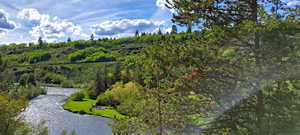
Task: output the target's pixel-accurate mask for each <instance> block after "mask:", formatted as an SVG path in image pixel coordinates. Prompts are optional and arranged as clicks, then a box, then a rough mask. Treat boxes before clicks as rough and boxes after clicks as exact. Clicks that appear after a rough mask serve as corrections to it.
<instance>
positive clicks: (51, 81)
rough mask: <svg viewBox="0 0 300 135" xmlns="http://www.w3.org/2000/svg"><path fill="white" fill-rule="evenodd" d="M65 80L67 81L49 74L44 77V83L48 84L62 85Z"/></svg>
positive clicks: (61, 76) (64, 78)
mask: <svg viewBox="0 0 300 135" xmlns="http://www.w3.org/2000/svg"><path fill="white" fill-rule="evenodd" d="M65 80H67V78H66V77H64V76H63V75H60V74H55V73H47V74H46V75H45V77H44V82H45V83H48V84H61V83H63V82H64V81H65Z"/></svg>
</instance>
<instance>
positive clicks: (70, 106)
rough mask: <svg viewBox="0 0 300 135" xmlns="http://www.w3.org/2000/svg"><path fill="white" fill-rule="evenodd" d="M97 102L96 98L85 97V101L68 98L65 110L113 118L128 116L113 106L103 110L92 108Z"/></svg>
mask: <svg viewBox="0 0 300 135" xmlns="http://www.w3.org/2000/svg"><path fill="white" fill-rule="evenodd" d="M95 103H96V100H92V99H87V98H85V99H83V101H73V100H71V99H68V100H67V101H66V103H65V104H64V105H63V108H64V109H65V110H68V111H71V112H74V113H80V114H90V115H98V116H103V117H107V118H111V119H124V118H126V116H124V115H122V114H120V113H119V112H117V111H116V110H115V109H114V108H112V107H106V109H103V110H97V109H92V110H90V109H91V107H92V105H93V104H95Z"/></svg>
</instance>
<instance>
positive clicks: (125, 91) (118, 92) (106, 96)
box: [97, 82, 142, 106]
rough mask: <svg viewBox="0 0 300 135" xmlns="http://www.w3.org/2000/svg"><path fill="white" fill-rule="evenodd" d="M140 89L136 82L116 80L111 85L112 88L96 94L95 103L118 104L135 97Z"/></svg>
mask: <svg viewBox="0 0 300 135" xmlns="http://www.w3.org/2000/svg"><path fill="white" fill-rule="evenodd" d="M141 90H142V87H141V86H140V85H139V84H137V83H133V82H129V83H126V84H123V83H120V82H118V83H116V84H114V85H113V86H112V89H110V90H107V91H106V92H105V93H103V94H101V95H99V96H98V98H97V105H110V106H117V105H120V104H121V103H123V102H125V101H126V100H128V99H130V98H135V97H136V96H137V94H138V93H139V92H141Z"/></svg>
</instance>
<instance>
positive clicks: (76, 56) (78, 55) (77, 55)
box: [68, 47, 107, 62]
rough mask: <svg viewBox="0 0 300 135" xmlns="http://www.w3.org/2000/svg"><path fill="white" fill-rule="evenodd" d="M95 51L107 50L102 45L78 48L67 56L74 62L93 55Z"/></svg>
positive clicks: (103, 51)
mask: <svg viewBox="0 0 300 135" xmlns="http://www.w3.org/2000/svg"><path fill="white" fill-rule="evenodd" d="M96 52H98V53H99V52H102V53H105V52H107V51H106V49H104V48H102V47H89V48H85V49H83V50H79V51H76V52H74V53H71V54H69V55H68V57H69V59H70V61H72V62H75V61H79V60H83V59H85V58H86V57H88V56H90V55H93V54H94V53H96ZM94 57H95V56H94ZM89 59H92V58H89Z"/></svg>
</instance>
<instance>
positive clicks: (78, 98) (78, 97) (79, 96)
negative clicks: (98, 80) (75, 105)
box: [71, 92, 85, 101]
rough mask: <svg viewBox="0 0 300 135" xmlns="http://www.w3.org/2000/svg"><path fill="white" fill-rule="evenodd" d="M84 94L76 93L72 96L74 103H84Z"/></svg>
mask: <svg viewBox="0 0 300 135" xmlns="http://www.w3.org/2000/svg"><path fill="white" fill-rule="evenodd" d="M84 97H85V96H84V93H83V92H77V93H74V94H73V95H72V98H71V99H72V100H73V101H82V100H83V99H84Z"/></svg>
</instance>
